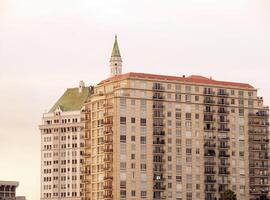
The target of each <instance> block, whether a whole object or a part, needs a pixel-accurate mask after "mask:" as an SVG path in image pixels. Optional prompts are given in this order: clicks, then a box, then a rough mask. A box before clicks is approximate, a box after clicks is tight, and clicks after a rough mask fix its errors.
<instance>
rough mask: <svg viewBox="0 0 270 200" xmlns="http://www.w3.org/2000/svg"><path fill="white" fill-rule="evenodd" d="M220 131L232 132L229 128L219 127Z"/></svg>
mask: <svg viewBox="0 0 270 200" xmlns="http://www.w3.org/2000/svg"><path fill="white" fill-rule="evenodd" d="M218 131H219V132H230V129H229V128H219V129H218Z"/></svg>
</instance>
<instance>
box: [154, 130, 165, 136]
mask: <svg viewBox="0 0 270 200" xmlns="http://www.w3.org/2000/svg"><path fill="white" fill-rule="evenodd" d="M153 135H156V136H164V135H165V131H156V132H155V131H154V133H153Z"/></svg>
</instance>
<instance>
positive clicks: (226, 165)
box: [219, 163, 230, 167]
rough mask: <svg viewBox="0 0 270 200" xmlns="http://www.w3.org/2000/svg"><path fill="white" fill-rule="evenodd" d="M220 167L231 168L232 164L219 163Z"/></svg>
mask: <svg viewBox="0 0 270 200" xmlns="http://www.w3.org/2000/svg"><path fill="white" fill-rule="evenodd" d="M219 166H220V167H229V166H230V163H219Z"/></svg>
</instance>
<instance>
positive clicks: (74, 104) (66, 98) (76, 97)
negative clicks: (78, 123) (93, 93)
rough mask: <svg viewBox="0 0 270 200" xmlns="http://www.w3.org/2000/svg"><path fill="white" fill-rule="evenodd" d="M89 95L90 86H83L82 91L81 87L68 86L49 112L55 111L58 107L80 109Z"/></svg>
mask: <svg viewBox="0 0 270 200" xmlns="http://www.w3.org/2000/svg"><path fill="white" fill-rule="evenodd" d="M88 97H89V87H83V88H82V91H81V92H79V88H68V89H67V90H66V91H65V93H64V94H63V95H62V96H61V97H60V99H59V100H58V101H57V102H56V103H55V104H54V106H53V107H52V108H51V109H50V111H49V112H54V111H55V110H56V109H57V108H58V107H60V108H61V110H62V111H74V110H80V109H81V108H82V107H83V104H84V102H85V101H86V100H87V98H88Z"/></svg>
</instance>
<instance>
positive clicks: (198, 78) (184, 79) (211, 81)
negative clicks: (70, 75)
mask: <svg viewBox="0 0 270 200" xmlns="http://www.w3.org/2000/svg"><path fill="white" fill-rule="evenodd" d="M128 77H137V78H147V79H161V80H170V81H182V82H187V83H197V84H209V85H217V86H220V87H222V86H223V87H239V88H245V89H254V87H253V86H251V85H250V84H247V83H238V82H227V81H217V80H214V79H212V78H207V77H203V76H198V75H192V76H188V77H182V76H167V75H157V74H146V73H135V72H130V73H126V74H120V75H116V76H113V77H110V78H108V79H106V80H103V81H101V82H100V83H99V84H103V83H105V82H108V81H114V80H117V79H122V78H128Z"/></svg>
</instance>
